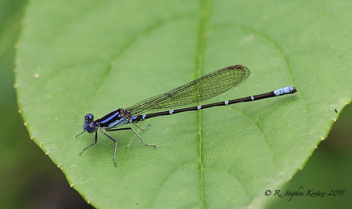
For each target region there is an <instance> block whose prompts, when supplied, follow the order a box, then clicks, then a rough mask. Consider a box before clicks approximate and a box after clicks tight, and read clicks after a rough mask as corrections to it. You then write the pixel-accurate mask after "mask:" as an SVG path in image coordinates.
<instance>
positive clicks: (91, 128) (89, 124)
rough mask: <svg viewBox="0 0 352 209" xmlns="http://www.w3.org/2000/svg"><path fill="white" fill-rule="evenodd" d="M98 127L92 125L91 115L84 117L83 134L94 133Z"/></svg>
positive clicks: (92, 117) (92, 118)
mask: <svg viewBox="0 0 352 209" xmlns="http://www.w3.org/2000/svg"><path fill="white" fill-rule="evenodd" d="M97 129H98V127H97V126H96V125H95V123H94V116H93V115H92V114H87V115H86V116H85V117H84V124H83V132H84V131H87V132H88V133H94V132H95V131H96V130H97Z"/></svg>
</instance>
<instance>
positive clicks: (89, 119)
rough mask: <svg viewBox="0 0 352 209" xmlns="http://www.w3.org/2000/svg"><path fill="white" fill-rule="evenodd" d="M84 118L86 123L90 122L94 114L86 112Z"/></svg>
mask: <svg viewBox="0 0 352 209" xmlns="http://www.w3.org/2000/svg"><path fill="white" fill-rule="evenodd" d="M84 120H85V121H86V123H90V122H92V121H93V120H94V116H93V115H92V114H87V115H86V116H85V117H84Z"/></svg>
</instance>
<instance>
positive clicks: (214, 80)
mask: <svg viewBox="0 0 352 209" xmlns="http://www.w3.org/2000/svg"><path fill="white" fill-rule="evenodd" d="M249 75H250V71H249V69H248V68H247V67H245V66H243V65H235V66H229V67H225V68H222V69H219V70H217V71H214V72H212V73H209V74H207V75H204V76H202V77H200V78H198V79H196V80H194V81H191V82H189V83H187V84H185V85H183V86H180V87H177V88H175V89H172V90H170V91H168V92H166V93H163V94H159V95H156V96H153V97H150V98H148V99H145V100H143V101H140V102H138V103H137V104H135V105H133V106H131V107H128V108H126V110H127V111H128V112H129V113H130V114H132V115H139V114H141V113H146V112H148V111H151V110H158V109H166V108H175V107H181V106H185V105H190V104H194V103H198V102H201V101H205V100H208V99H211V98H213V97H215V96H217V95H219V94H222V93H224V92H226V91H228V90H229V89H231V88H233V87H235V86H237V85H239V84H241V83H242V82H243V81H245V80H246V79H247V78H248V76H249Z"/></svg>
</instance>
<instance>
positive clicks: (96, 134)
mask: <svg viewBox="0 0 352 209" xmlns="http://www.w3.org/2000/svg"><path fill="white" fill-rule="evenodd" d="M97 142H98V133H97V132H95V141H94V143H93V144H91V145H89V146H88V147H86V148H84V149H83V150H82V152H81V153H79V155H81V154H82V153H83V152H84V151H86V150H87V149H88V148H90V147H92V146H93V145H96V144H97Z"/></svg>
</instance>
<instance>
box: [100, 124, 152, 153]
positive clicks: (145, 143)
mask: <svg viewBox="0 0 352 209" xmlns="http://www.w3.org/2000/svg"><path fill="white" fill-rule="evenodd" d="M144 129H145V128H144ZM123 130H132V131H133V132H134V134H136V135H137V136H138V138H139V139H140V140H141V141H142V142H143V144H144V145H145V146H152V147H154V148H156V145H154V144H147V142H145V141H144V139H143V138H142V137H141V136H140V135H139V134H138V133H137V131H135V130H134V129H133V128H132V127H126V128H117V129H106V131H123Z"/></svg>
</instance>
